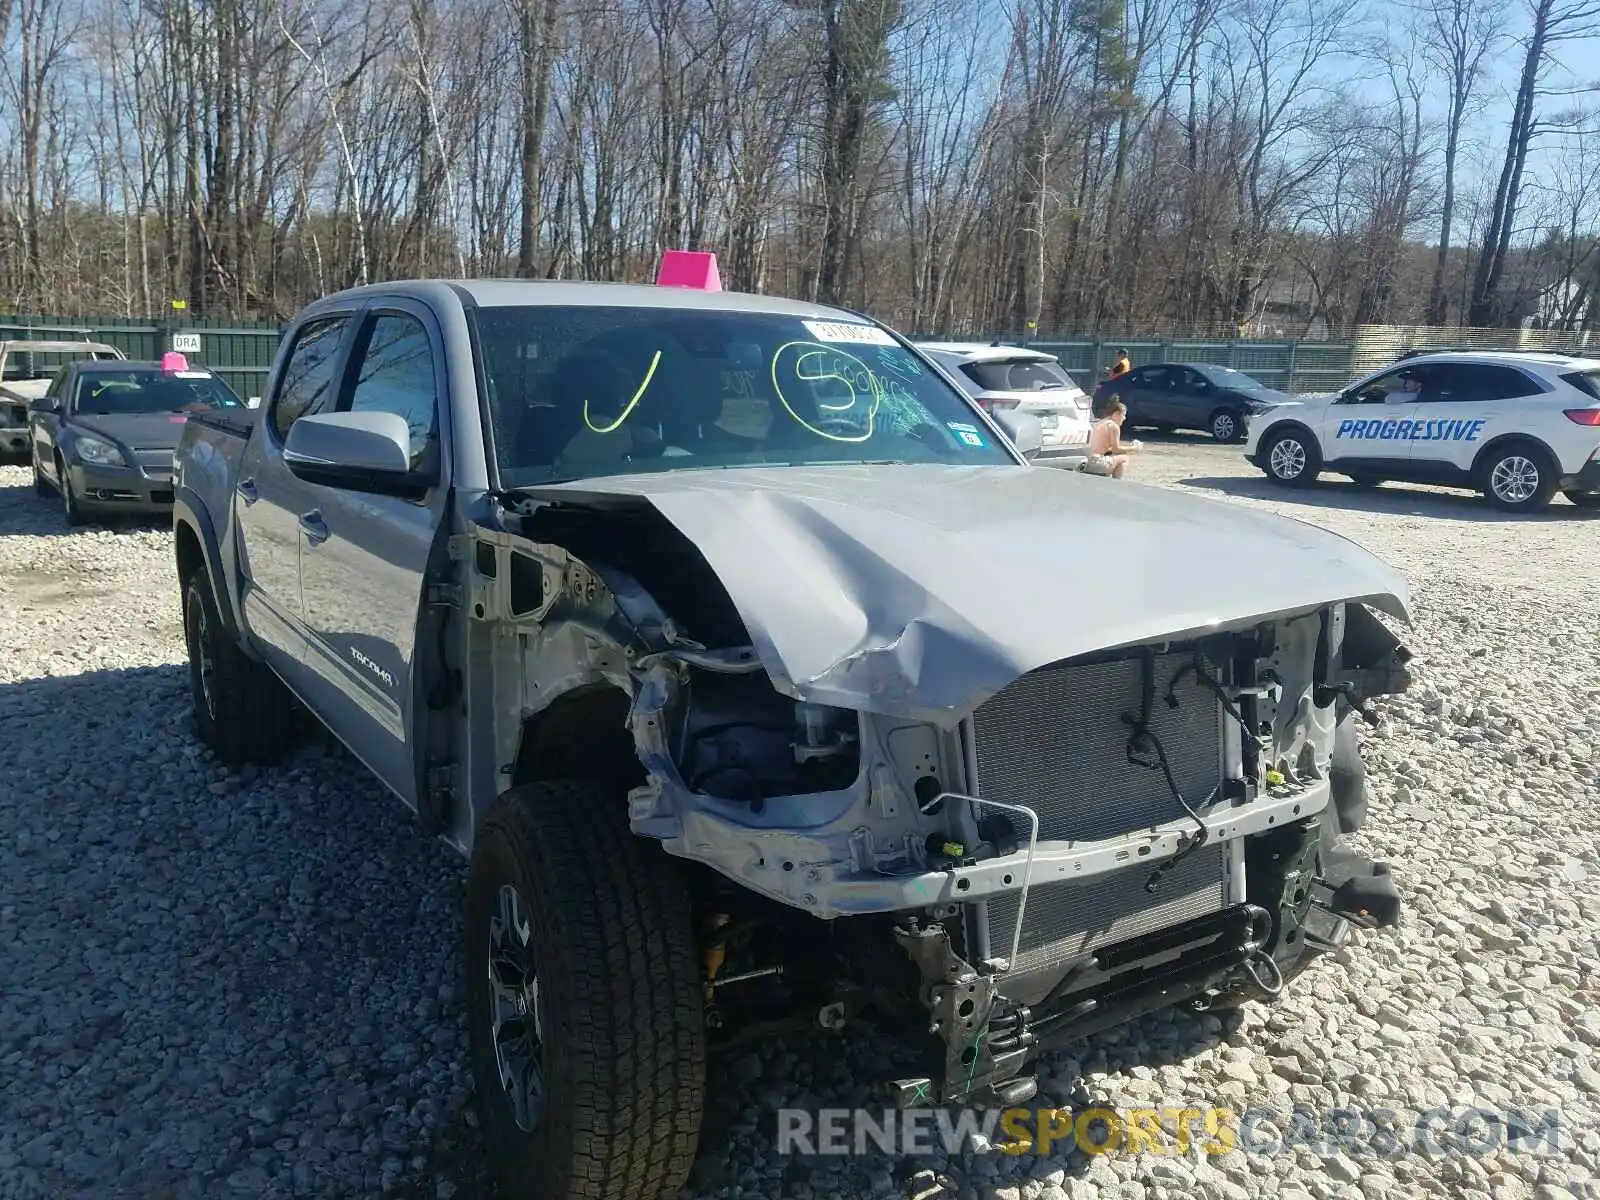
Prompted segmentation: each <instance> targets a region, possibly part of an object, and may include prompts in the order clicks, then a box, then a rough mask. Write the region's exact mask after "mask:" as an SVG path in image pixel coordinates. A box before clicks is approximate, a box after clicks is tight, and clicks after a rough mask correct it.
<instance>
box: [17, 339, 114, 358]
mask: <svg viewBox="0 0 1600 1200" xmlns="http://www.w3.org/2000/svg"><path fill="white" fill-rule="evenodd" d="M13 350H37V351H42V352H45V353H50V354H56V353H60V352H61V351H63V350H110V351H113V352H117V348H116V347H115V346H108V345H106V343H104V342H91V341H89V340H88V339H87V338H84V339H82V340H79V341H51V342H46V341H38V340H34V339H29V338H8V339H5V340H3V341H0V354H7V353H10V352H11V351H13Z"/></svg>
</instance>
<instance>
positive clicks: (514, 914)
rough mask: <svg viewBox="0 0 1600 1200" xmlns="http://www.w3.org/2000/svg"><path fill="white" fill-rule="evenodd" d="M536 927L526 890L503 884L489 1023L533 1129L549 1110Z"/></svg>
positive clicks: (515, 1103) (501, 1063)
mask: <svg viewBox="0 0 1600 1200" xmlns="http://www.w3.org/2000/svg"><path fill="white" fill-rule="evenodd" d="M532 938H533V926H532V924H531V923H530V921H529V919H528V910H527V905H526V904H525V903H524V901H523V899H522V894H521V893H520V892H518V891H517V889H516V888H515V887H513V886H512V885H511V884H502V885H501V887H500V895H499V904H498V905H497V906H496V909H495V912H494V914H493V915H492V916H491V917H490V918H489V962H488V970H489V1021H490V1038H491V1040H492V1041H493V1042H494V1056H495V1064H496V1065H497V1066H498V1067H499V1070H500V1086H501V1087H502V1088H503V1089H505V1093H506V1098H507V1099H508V1100H510V1101H511V1109H512V1113H513V1116H514V1119H515V1120H516V1123H517V1128H518V1129H521V1130H524V1131H529V1130H532V1129H533V1128H534V1127H535V1126H536V1125H537V1124H538V1123H539V1119H540V1117H541V1116H542V1115H543V1113H544V1099H545V1085H544V1067H543V1058H544V1054H543V1049H544V1047H543V1041H542V1039H543V1036H544V1030H543V1026H542V1024H541V1021H540V1015H539V974H538V971H537V970H536V968H535V966H534V960H533V950H532V947H531V945H530V942H531V941H532Z"/></svg>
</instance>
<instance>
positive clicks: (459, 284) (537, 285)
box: [319, 279, 868, 322]
mask: <svg viewBox="0 0 1600 1200" xmlns="http://www.w3.org/2000/svg"><path fill="white" fill-rule="evenodd" d="M441 287H445V288H450V289H452V290H453V291H455V292H456V293H457V294H458V295H460V296H461V297H462V298H463V299H465V300H466V301H468V302H469V303H471V304H473V305H475V306H477V307H479V308H509V307H514V306H517V305H550V306H552V307H576V306H600V307H617V308H672V309H682V310H686V311H701V312H747V313H766V314H770V315H772V316H787V317H820V318H823V319H825V320H844V321H857V322H860V321H863V320H867V319H868V318H865V317H863V316H861V315H860V314H859V313H854V312H851V311H849V310H848V309H843V308H835V307H833V306H832V305H828V304H817V303H813V302H811V301H807V300H790V299H786V298H784V297H781V296H758V295H755V294H754V293H751V292H721V291H704V290H701V289H698V288H684V287H661V286H658V285H656V284H645V283H591V282H587V281H581V280H566V279H401V280H395V281H392V282H388V283H375V284H368V285H366V286H364V287H356V288H349V289H347V290H345V291H342V292H336V293H334V294H333V295H331V296H327V297H325V298H324V299H323V301H321V302H320V303H319V307H320V305H321V304H326V303H327V302H328V301H332V300H342V299H359V298H361V297H363V296H378V295H384V296H394V295H411V296H416V297H418V298H419V299H426V298H428V297H429V296H430V295H431V296H437V294H438V292H437V289H439V288H441Z"/></svg>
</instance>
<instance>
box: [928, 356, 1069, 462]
mask: <svg viewBox="0 0 1600 1200" xmlns="http://www.w3.org/2000/svg"><path fill="white" fill-rule="evenodd" d="M916 347H917V349H918V350H921V351H922V352H923V353H924V354H926V355H927V356H928V357H929V358H931V359H933V360H934V361H935V362H937V363H938V364H939V365H940V366H942V367H945V368H947V369H948V370H949V371H950V374H951V375H953V376H954V377H955V380H956V382H957V383H959V384H960V385H961V386H962V387H963V388H965V389H966V391H967V393H968V394H969V395H971V396H972V398H973V399H974V400H976V401H977V402H978V404H979V405H981V406H982V407H983V408H984V409H985V410H987V411H988V412H991V413H993V412H996V411H1003V410H1006V409H1016V410H1017V411H1018V412H1024V413H1027V414H1029V415H1030V416H1033V417H1037V418H1038V419H1039V427H1040V430H1041V433H1042V435H1043V445H1042V446H1041V447H1040V449H1039V455H1038V457H1040V458H1061V459H1072V458H1087V457H1088V455H1089V425H1090V417H1089V397H1088V395H1087V393H1085V392H1084V390H1083V389H1082V388H1080V387H1079V386H1078V385H1077V384H1075V383H1073V382H1072V377H1071V376H1070V375H1068V374H1067V373H1066V372H1065V371H1063V370H1062V369H1061V363H1060V362H1059V361H1058V360H1057V359H1056V357H1055V355H1053V354H1046V353H1045V352H1044V351H1043V350H1029V349H1027V348H1026V347H1023V346H1001V345H998V344H995V345H990V344H985V343H982V342H917V343H916Z"/></svg>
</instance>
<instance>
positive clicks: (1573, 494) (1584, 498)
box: [1561, 489, 1600, 508]
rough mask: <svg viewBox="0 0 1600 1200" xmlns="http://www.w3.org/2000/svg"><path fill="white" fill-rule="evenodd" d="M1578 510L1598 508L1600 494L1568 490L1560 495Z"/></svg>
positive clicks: (1599, 506) (1599, 505)
mask: <svg viewBox="0 0 1600 1200" xmlns="http://www.w3.org/2000/svg"><path fill="white" fill-rule="evenodd" d="M1561 494H1562V495H1563V496H1565V497H1566V498H1567V499H1568V500H1570V501H1572V503H1574V504H1576V505H1577V506H1578V507H1579V508H1600V492H1580V491H1577V490H1576V489H1569V490H1567V491H1565V492H1562V493H1561Z"/></svg>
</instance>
